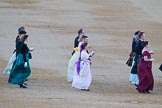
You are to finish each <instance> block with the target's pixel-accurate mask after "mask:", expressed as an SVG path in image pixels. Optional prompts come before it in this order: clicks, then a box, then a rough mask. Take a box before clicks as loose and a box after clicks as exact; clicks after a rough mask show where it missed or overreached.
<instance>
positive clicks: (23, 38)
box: [20, 35, 29, 42]
mask: <svg viewBox="0 0 162 108" xmlns="http://www.w3.org/2000/svg"><path fill="white" fill-rule="evenodd" d="M28 37H29V35H24V36H22V37H21V38H20V41H21V42H25V40H26V39H27V38H28Z"/></svg>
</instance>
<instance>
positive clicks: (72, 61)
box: [67, 36, 88, 83]
mask: <svg viewBox="0 0 162 108" xmlns="http://www.w3.org/2000/svg"><path fill="white" fill-rule="evenodd" d="M83 43H88V37H87V36H82V37H81V40H80V41H79V45H78V47H77V48H75V49H77V50H76V51H75V53H74V54H73V55H72V57H71V59H70V60H69V63H68V71H67V82H70V83H71V82H72V81H73V75H74V70H75V63H76V62H77V60H78V59H79V55H80V47H81V45H82V44H83Z"/></svg>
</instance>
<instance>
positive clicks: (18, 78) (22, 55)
mask: <svg viewBox="0 0 162 108" xmlns="http://www.w3.org/2000/svg"><path fill="white" fill-rule="evenodd" d="M28 37H29V36H28V35H24V36H22V37H21V38H20V44H19V45H18V49H19V52H18V53H17V56H16V60H15V62H14V63H13V67H12V69H11V73H10V76H9V80H8V82H9V83H11V84H19V85H20V88H27V87H26V86H25V85H24V82H25V81H26V80H27V78H28V77H29V76H30V74H31V70H30V65H29V59H31V51H30V50H29V48H28V46H27V42H28Z"/></svg>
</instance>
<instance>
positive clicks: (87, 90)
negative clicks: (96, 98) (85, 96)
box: [81, 89, 90, 91]
mask: <svg viewBox="0 0 162 108" xmlns="http://www.w3.org/2000/svg"><path fill="white" fill-rule="evenodd" d="M81 90H82V91H90V90H89V89H81Z"/></svg>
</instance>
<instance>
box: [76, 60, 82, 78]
mask: <svg viewBox="0 0 162 108" xmlns="http://www.w3.org/2000/svg"><path fill="white" fill-rule="evenodd" d="M80 62H81V60H80V59H79V60H78V61H77V62H76V64H77V73H78V75H79V73H80Z"/></svg>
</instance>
